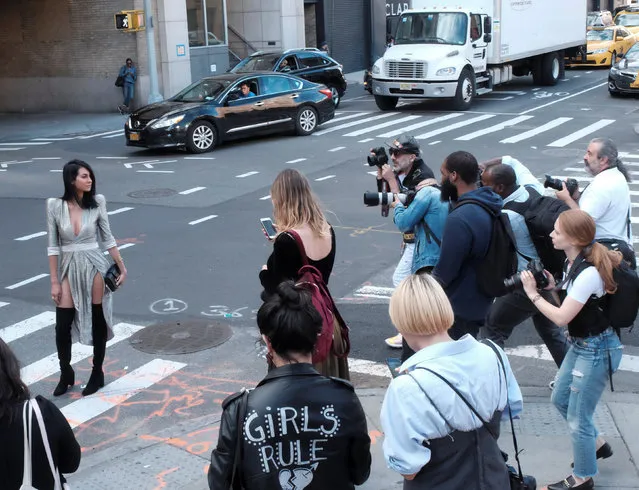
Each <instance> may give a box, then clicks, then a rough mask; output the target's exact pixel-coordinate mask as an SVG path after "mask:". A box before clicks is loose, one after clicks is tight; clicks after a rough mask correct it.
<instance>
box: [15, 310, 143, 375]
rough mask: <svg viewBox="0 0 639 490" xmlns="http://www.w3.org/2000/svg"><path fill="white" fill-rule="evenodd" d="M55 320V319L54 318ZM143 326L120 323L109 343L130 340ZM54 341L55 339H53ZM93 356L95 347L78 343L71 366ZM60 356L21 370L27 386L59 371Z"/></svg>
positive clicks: (110, 344)
mask: <svg viewBox="0 0 639 490" xmlns="http://www.w3.org/2000/svg"><path fill="white" fill-rule="evenodd" d="M54 320H55V318H54ZM143 328H144V327H142V326H141V325H132V324H130V323H118V324H116V325H114V326H113V333H114V337H113V338H112V339H111V340H110V341H109V342H108V343H107V346H112V345H115V344H117V343H118V342H122V341H123V340H126V339H128V338H129V337H130V336H131V335H133V334H134V333H135V332H137V331H139V330H142V329H143ZM52 340H53V339H52ZM92 355H93V347H91V346H88V345H83V344H80V343H78V342H76V343H74V344H73V347H72V350H71V364H75V363H77V362H80V361H83V360H84V359H87V358H89V357H91V356H92ZM59 370H60V369H59V367H58V354H57V353H55V354H51V355H49V356H46V357H43V358H42V359H40V360H38V361H36V362H34V363H32V364H29V365H28V366H25V367H23V368H22V370H21V378H22V381H24V382H25V383H26V384H27V386H29V385H32V384H33V383H37V382H38V381H40V380H42V379H44V378H48V377H49V376H51V375H53V374H55V373H57V372H58V371H59Z"/></svg>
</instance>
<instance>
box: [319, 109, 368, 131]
mask: <svg viewBox="0 0 639 490" xmlns="http://www.w3.org/2000/svg"><path fill="white" fill-rule="evenodd" d="M368 114H370V111H364V112H356V113H355V114H349V115H348V116H342V117H334V118H333V119H331V120H330V121H326V122H325V123H323V124H322V127H324V126H326V125H327V124H332V123H336V122H340V121H347V120H348V119H353V118H356V117H362V116H366V115H368Z"/></svg>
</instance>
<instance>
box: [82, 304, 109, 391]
mask: <svg viewBox="0 0 639 490" xmlns="http://www.w3.org/2000/svg"><path fill="white" fill-rule="evenodd" d="M91 321H92V326H91V333H92V334H93V369H92V370H91V377H90V378H89V381H88V383H87V385H86V387H85V388H84V390H82V395H83V396H88V395H92V394H93V393H95V392H96V391H98V390H99V389H100V388H102V387H103V386H104V372H103V371H102V363H103V362H104V356H105V355H106V342H107V324H106V320H105V319H104V312H103V311H102V305H101V304H93V305H91Z"/></svg>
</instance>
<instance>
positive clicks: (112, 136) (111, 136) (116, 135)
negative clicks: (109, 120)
mask: <svg viewBox="0 0 639 490" xmlns="http://www.w3.org/2000/svg"><path fill="white" fill-rule="evenodd" d="M122 135H124V131H120V132H119V133H115V134H111V135H109V136H104V139H106V138H117V137H118V136H122Z"/></svg>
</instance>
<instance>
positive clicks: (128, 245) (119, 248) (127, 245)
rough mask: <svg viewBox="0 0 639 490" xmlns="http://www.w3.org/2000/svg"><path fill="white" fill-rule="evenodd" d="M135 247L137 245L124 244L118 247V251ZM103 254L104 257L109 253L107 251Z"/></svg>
mask: <svg viewBox="0 0 639 490" xmlns="http://www.w3.org/2000/svg"><path fill="white" fill-rule="evenodd" d="M134 245H135V243H123V244H122V245H118V250H124V249H125V248H130V247H132V246H134ZM103 253H104V255H108V254H109V251H108V250H105V251H104V252H103Z"/></svg>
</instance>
